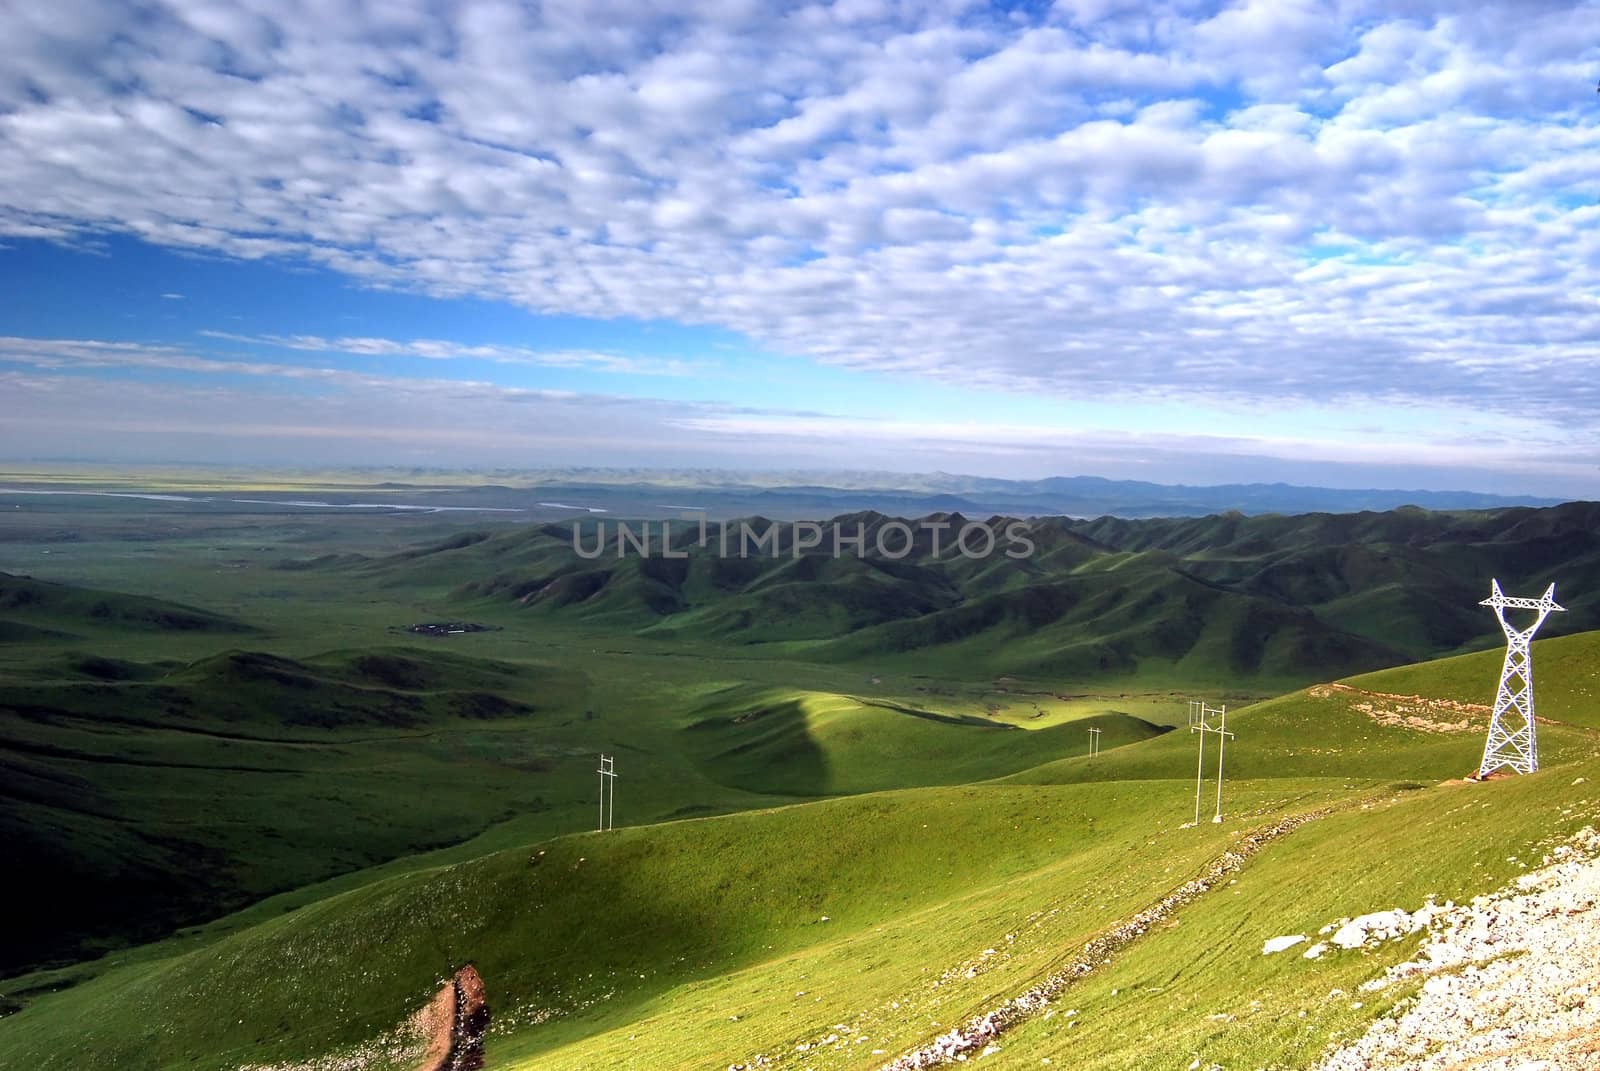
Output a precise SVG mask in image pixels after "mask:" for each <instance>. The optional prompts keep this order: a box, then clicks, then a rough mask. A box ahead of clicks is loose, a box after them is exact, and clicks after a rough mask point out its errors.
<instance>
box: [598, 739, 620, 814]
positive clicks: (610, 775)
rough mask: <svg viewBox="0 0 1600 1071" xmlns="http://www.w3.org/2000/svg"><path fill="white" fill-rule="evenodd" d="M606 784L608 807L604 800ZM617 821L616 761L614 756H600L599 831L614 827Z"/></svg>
mask: <svg viewBox="0 0 1600 1071" xmlns="http://www.w3.org/2000/svg"><path fill="white" fill-rule="evenodd" d="M607 782H610V796H611V798H610V801H609V806H608V803H607V799H606V794H607ZM616 820H617V760H616V757H615V756H610V757H608V756H606V755H604V754H602V755H601V756H600V831H601V832H605V831H606V830H608V829H612V828H614V827H615V825H616Z"/></svg>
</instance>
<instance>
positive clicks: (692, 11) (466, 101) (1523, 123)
mask: <svg viewBox="0 0 1600 1071" xmlns="http://www.w3.org/2000/svg"><path fill="white" fill-rule="evenodd" d="M0 41H4V42H5V43H6V45H5V48H6V62H5V63H4V64H0V175H3V176H4V181H3V182H0V457H5V458H10V459H13V460H20V459H29V458H34V459H44V458H59V459H68V458H72V459H83V460H106V461H115V462H128V463H135V462H139V463H144V462H172V461H195V462H225V463H229V464H265V465H293V466H343V465H393V466H404V467H416V466H425V467H473V466H490V467H496V468H505V467H523V468H538V467H549V466H573V465H588V466H599V467H608V466H630V467H631V466H660V467H686V466H696V467H723V468H743V469H752V468H754V469H768V470H771V469H785V468H807V469H816V468H830V467H831V468H858V469H873V470H895V471H906V472H925V471H933V470H942V471H951V472H962V473H972V474H981V475H991V476H1005V477H1013V478H1034V477H1040V476H1047V475H1079V474H1085V475H1102V476H1111V477H1119V478H1138V479H1148V480H1155V481H1159V482H1186V483H1227V482H1241V481H1277V480H1283V481H1287V482H1294V483H1315V484H1323V485H1328V486H1350V487H1369V486H1372V487H1404V488H1430V489H1468V490H1480V491H1495V492H1503V493H1530V494H1544V495H1557V496H1562V497H1590V498H1595V497H1600V94H1597V93H1596V83H1597V81H1600V0H1577V2H1566V3H1546V2H1541V0H1508V2H1495V0H1474V2H1470V3H1445V2H1421V0H1381V2H1380V0H1327V2H1323V3H1310V2H1301V0H1243V2H1235V3H1220V4H1219V3H1215V2H1199V0H1195V2H1190V0H1153V2H1152V0H1138V2H1134V0H1127V2H1125V0H1060V2H1057V3H1054V4H1049V3H1017V4H1001V5H988V4H973V3H962V2H955V0H948V2H946V0H932V2H923V3H904V4H902V3H894V2H880V0H843V2H839V3H832V4H826V3H823V4H781V3H777V2H773V0H749V2H747V0H696V2H691V3H684V4H677V3H672V2H662V3H644V2H641V0H628V2H621V3H612V2H609V0H559V2H550V3H543V4H533V3H516V2H510V0H484V2H473V3H460V4H450V3H437V2H430V3H423V4H409V3H405V2H399V0H397V2H386V3H381V4H367V3H361V2H356V0H313V2H304V3H298V2H295V0H248V2H239V3H220V2H184V3H170V4H169V3H159V4H158V3H142V2H129V0H112V2H106V3H100V2H96V0H71V2H69V3H65V4H48V5H46V4H26V3H21V4H5V5H0Z"/></svg>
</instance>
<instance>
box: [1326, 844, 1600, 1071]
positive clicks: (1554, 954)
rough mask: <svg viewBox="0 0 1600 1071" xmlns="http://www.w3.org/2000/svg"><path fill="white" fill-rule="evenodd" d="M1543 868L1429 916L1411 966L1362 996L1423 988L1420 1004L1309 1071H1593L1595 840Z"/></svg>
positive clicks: (1597, 985)
mask: <svg viewBox="0 0 1600 1071" xmlns="http://www.w3.org/2000/svg"><path fill="white" fill-rule="evenodd" d="M1545 863H1546V865H1544V866H1542V867H1541V868H1540V869H1538V870H1536V871H1533V872H1531V873H1529V874H1526V875H1524V876H1523V877H1522V878H1520V879H1519V880H1518V881H1517V882H1516V884H1515V885H1514V886H1513V887H1511V888H1509V889H1507V890H1505V891H1503V892H1501V893H1498V894H1495V895H1493V896H1480V897H1478V898H1476V899H1475V900H1473V901H1472V903H1470V904H1466V905H1461V906H1455V905H1448V906H1447V907H1446V908H1444V909H1441V910H1438V911H1437V912H1436V913H1434V914H1433V916H1432V918H1431V919H1430V921H1429V923H1428V929H1429V934H1430V936H1429V937H1428V939H1427V940H1426V941H1425V942H1424V943H1423V945H1422V947H1421V948H1420V949H1419V950H1418V953H1417V956H1416V957H1415V958H1414V959H1412V960H1410V961H1408V962H1406V963H1402V964H1400V965H1398V966H1396V967H1392V968H1390V969H1389V970H1388V971H1387V972H1386V973H1385V974H1384V975H1383V976H1382V977H1380V978H1377V979H1374V980H1373V981H1371V982H1368V983H1366V985H1365V986H1364V987H1363V988H1365V989H1368V990H1375V989H1380V988H1383V987H1385V986H1389V985H1395V984H1399V983H1402V982H1404V981H1407V980H1413V979H1415V978H1416V977H1418V976H1421V977H1423V978H1424V979H1425V981H1424V982H1423V983H1422V990H1421V992H1420V993H1419V994H1418V995H1417V997H1416V998H1415V999H1414V1000H1413V1001H1411V1002H1410V1003H1409V1005H1408V1006H1406V1007H1405V1010H1404V1012H1403V1013H1402V1014H1400V1015H1399V1016H1397V1017H1394V1018H1389V1019H1382V1020H1379V1021H1378V1022H1376V1023H1374V1024H1373V1025H1372V1026H1371V1027H1370V1028H1369V1029H1368V1030H1367V1032H1366V1033H1365V1034H1364V1035H1363V1036H1362V1037H1361V1038H1359V1039H1358V1040H1356V1041H1355V1042H1353V1043H1351V1044H1349V1045H1346V1046H1345V1047H1343V1048H1341V1049H1339V1050H1338V1051H1336V1052H1334V1053H1332V1054H1330V1055H1329V1056H1327V1057H1326V1058H1324V1059H1323V1061H1322V1062H1321V1063H1319V1064H1318V1065H1317V1069H1316V1071H1467V1069H1471V1071H1594V1069H1596V1068H1600V834H1597V833H1596V832H1595V831H1594V830H1593V829H1585V830H1584V831H1583V832H1582V833H1580V834H1579V835H1578V836H1577V837H1576V838H1574V840H1573V841H1572V842H1571V843H1569V844H1564V845H1561V846H1560V847H1558V848H1556V849H1555V851H1553V852H1552V853H1551V854H1550V855H1549V856H1548V857H1546V860H1545Z"/></svg>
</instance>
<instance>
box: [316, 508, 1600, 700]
mask: <svg viewBox="0 0 1600 1071" xmlns="http://www.w3.org/2000/svg"><path fill="white" fill-rule="evenodd" d="M1597 511H1600V506H1596V505H1595V504H1593V503H1572V504H1568V505H1564V506H1558V507H1551V508H1547V509H1507V510H1499V511H1481V512H1461V513H1429V512H1426V511H1422V510H1416V509H1402V510H1395V511H1392V512H1389V513H1361V514H1342V515H1335V514H1309V515H1304V516H1297V517H1279V516H1270V515H1269V516H1261V517H1245V516H1243V515H1239V514H1230V515H1222V516H1214V517H1205V518H1194V519H1183V520H1152V521H1125V520H1117V519H1114V518H1102V519H1100V520H1096V521H1072V520H1067V519H1063V518H1045V519H1035V520H1033V521H1031V522H1029V523H1028V525H1027V526H1026V532H1027V535H1028V538H1029V539H1030V541H1031V543H1032V545H1033V550H1032V552H1031V554H1029V555H1028V556H1026V557H1020V558H1011V557H1007V556H1006V555H1005V554H1004V553H1003V550H1002V551H997V552H996V553H995V554H994V555H992V556H990V557H987V558H979V559H972V558H968V557H964V556H962V555H961V554H960V553H958V552H957V551H956V550H955V549H954V533H956V532H959V531H960V530H961V529H962V528H963V526H965V525H967V524H968V523H969V519H968V518H965V517H963V516H961V515H960V514H935V515H933V516H931V517H929V518H925V519H924V520H923V521H921V522H917V525H924V524H926V525H943V526H946V527H944V528H942V529H940V531H939V533H938V538H939V539H940V544H939V545H938V546H937V547H936V546H935V538H936V533H935V532H934V531H933V530H932V529H930V528H927V527H918V526H917V525H914V527H916V539H915V541H914V543H913V544H912V545H911V547H910V548H909V550H908V551H907V553H905V555H904V556H903V557H901V556H899V552H898V551H893V553H892V554H890V553H885V552H883V551H882V550H880V548H879V536H880V534H883V533H889V534H886V535H884V540H885V543H884V546H885V547H888V548H898V547H899V546H900V545H901V539H902V536H901V535H899V534H895V533H893V532H891V530H890V529H889V527H888V526H890V525H891V524H894V523H898V522H895V521H894V520H893V519H892V518H888V517H885V516H883V515H881V514H876V513H859V514H849V515H845V516H842V517H838V518H835V519H834V520H833V521H830V522H828V523H827V525H826V526H825V529H824V536H823V539H822V544H821V546H819V547H803V546H802V547H800V549H799V550H798V551H797V549H796V546H797V540H798V539H799V533H800V532H801V529H799V528H798V527H797V526H795V525H792V524H779V523H774V522H770V521H767V520H765V519H763V518H753V519H749V520H747V521H743V522H738V523H734V524H732V525H730V527H729V528H728V529H727V532H728V536H727V538H728V540H729V543H728V545H729V548H730V552H729V553H730V555H731V556H729V555H724V554H722V553H721V551H720V547H719V535H718V532H719V529H717V528H716V527H715V526H713V527H712V528H711V529H710V530H709V537H708V541H707V542H708V545H707V546H705V547H702V546H700V545H699V543H700V540H699V530H698V528H697V527H696V526H692V525H689V524H679V525H678V526H677V528H676V529H675V535H674V537H673V544H672V551H673V554H674V556H673V557H670V558H669V557H666V556H665V551H664V549H663V545H662V542H661V526H660V522H657V523H656V524H655V525H654V526H652V527H651V528H650V536H651V539H652V540H653V542H652V543H651V544H650V549H649V552H648V553H641V551H640V549H639V547H638V546H637V545H636V544H635V543H631V542H626V541H623V540H622V539H621V538H620V534H619V530H618V526H617V523H616V522H594V521H590V522H585V523H584V525H583V526H582V528H581V529H580V532H579V535H578V544H579V545H581V546H583V547H584V548H585V553H586V554H595V553H598V556H597V557H581V556H580V555H578V554H577V553H575V551H574V542H573V530H572V528H571V527H570V526H568V525H558V524H551V525H541V526H536V527H532V528H528V529H522V530H517V531H513V532H503V533H500V534H493V533H490V532H475V533H468V534H464V535H461V536H458V537H456V538H453V539H449V540H445V541H442V542H440V543H438V544H435V545H432V546H429V547H425V548H422V549H420V550H415V551H407V552H405V553H404V554H400V555H395V556H390V557H387V558H382V559H378V560H374V561H369V562H364V563H358V564H348V563H347V564H344V565H343V566H340V565H338V564H330V566H329V568H330V569H333V570H335V571H337V572H341V573H343V574H344V575H348V576H353V577H354V576H359V577H362V578H365V580H367V581H368V582H372V583H377V584H379V585H382V586H384V587H387V588H404V587H421V588H425V589H429V590H434V591H437V592H438V593H439V594H440V595H441V596H443V597H444V598H446V599H447V600H448V601H450V602H452V603H454V604H457V605H462V606H465V607H512V608H515V610H516V612H517V613H518V615H519V616H526V617H528V618H532V619H535V620H539V619H559V620H561V621H564V622H579V623H585V624H588V625H590V626H593V627H602V628H606V629H610V630H626V631H632V632H636V633H639V634H643V635H655V636H661V637H664V638H679V639H692V640H696V641H702V642H706V641H709V642H720V643H735V644H763V645H771V646H773V647H778V648H781V649H782V650H784V651H786V652H790V653H793V652H795V651H806V652H807V653H808V654H809V656H810V657H815V658H819V659H824V660H829V661H839V660H853V661H865V660H884V659H893V660H896V661H897V662H899V663H903V664H905V665H907V666H912V665H918V664H934V663H945V664H948V663H949V662H951V661H952V660H954V661H955V662H957V663H959V664H961V665H963V666H966V667H968V668H969V671H970V672H978V673H989V674H999V673H1010V674H1020V675H1025V676H1032V677H1036V678H1041V679H1042V678H1056V679H1060V678H1066V679H1071V680H1085V679H1098V680H1105V681H1111V680H1119V679H1128V680H1131V679H1141V680H1146V681H1148V680H1150V679H1152V674H1154V675H1156V676H1158V677H1168V678H1171V677H1177V678H1181V679H1183V680H1191V681H1200V682H1221V681H1224V680H1231V681H1238V680H1241V679H1247V680H1253V681H1257V682H1259V683H1260V684H1261V685H1262V686H1263V687H1274V688H1283V687H1290V686H1293V685H1296V684H1301V683H1305V682H1307V681H1311V680H1315V679H1321V678H1326V677H1329V676H1342V675H1347V674H1351V673H1357V672H1361V671H1364V670H1369V669H1374V668H1378V667H1382V666H1389V665H1397V664H1403V663H1405V662H1407V661H1410V660H1412V659H1416V658H1426V657H1432V656H1438V655H1443V654H1451V653H1457V652H1459V651H1462V650H1470V649H1472V648H1476V647H1482V646H1488V645H1490V644H1492V643H1494V642H1495V641H1496V639H1497V636H1498V631H1497V628H1496V626H1495V624H1494V620H1493V618H1492V617H1491V616H1490V615H1489V614H1487V613H1485V612H1483V611H1482V610H1480V609H1479V608H1478V607H1477V606H1476V603H1477V602H1478V600H1480V599H1481V598H1483V595H1484V592H1485V591H1486V590H1487V580H1488V579H1489V578H1490V577H1491V576H1498V577H1499V578H1500V579H1501V580H1502V582H1503V583H1505V584H1506V585H1508V588H1509V589H1511V590H1520V589H1521V588H1529V589H1541V590H1542V588H1543V586H1544V585H1545V584H1546V583H1548V582H1549V581H1550V580H1551V579H1555V580H1557V581H1559V582H1560V583H1561V584H1562V586H1563V592H1567V591H1570V592H1571V595H1570V596H1566V595H1564V597H1566V598H1568V605H1569V606H1570V608H1571V611H1572V612H1571V613H1570V614H1568V615H1566V616H1565V617H1564V618H1562V619H1560V620H1558V621H1555V622H1552V623H1551V629H1552V634H1556V633H1560V632H1563V631H1582V630H1584V629H1588V628H1593V627H1596V626H1597V625H1600V596H1597V595H1591V594H1590V593H1591V592H1600V512H1597ZM974 523H981V524H982V525H983V526H984V527H986V528H987V529H988V530H989V531H990V532H991V533H992V534H993V535H994V538H995V541H996V545H997V546H998V547H1000V548H1013V547H1014V544H1012V543H1009V542H1007V540H1006V537H1005V532H1006V531H1007V529H1008V527H1009V526H1010V525H1012V524H1013V523H1015V522H1012V521H1011V520H1009V519H1007V518H1002V517H995V518H990V519H988V520H987V521H983V522H974ZM858 528H859V530H860V532H861V533H862V534H863V536H864V538H865V546H866V551H865V553H864V554H857V553H856V552H855V551H854V550H853V549H852V548H851V546H850V545H849V544H842V549H843V556H842V557H836V556H834V553H833V550H834V548H833V545H832V532H834V531H835V530H836V529H837V530H838V531H840V532H842V533H844V534H845V535H846V536H849V535H852V534H853V533H854V532H856V531H857V530H858ZM746 529H748V532H749V533H751V534H752V535H753V536H755V537H758V538H759V539H760V540H764V541H763V542H756V541H755V540H754V539H747V538H746V535H745V532H746ZM631 531H633V532H634V533H635V535H637V534H638V532H639V531H640V526H639V525H638V524H637V523H636V524H634V525H633V527H632V529H631ZM602 536H604V538H603V539H602ZM986 539H987V537H982V536H974V537H973V541H972V545H973V546H981V545H983V544H984V542H985V541H986ZM619 548H620V550H619ZM741 551H742V552H743V556H741ZM677 555H682V556H681V557H678V556H677Z"/></svg>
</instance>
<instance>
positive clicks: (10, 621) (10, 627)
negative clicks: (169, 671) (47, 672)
mask: <svg viewBox="0 0 1600 1071" xmlns="http://www.w3.org/2000/svg"><path fill="white" fill-rule="evenodd" d="M108 630H119V631H120V630H135V631H150V632H180V633H182V632H206V633H246V632H252V631H254V630H253V629H252V628H251V627H250V626H248V625H246V624H244V623H242V622H240V621H235V620H233V619H232V618H229V617H225V616H223V615H221V614H215V613H211V612H210V611H208V610H201V609H197V608H195V607H192V606H183V605H180V604H178V603H171V602H165V601H163V600H161V599H151V598H145V597H143V596H139V595H123V594H120V593H116V592H109V591H95V590H93V589H90V588H81V587H76V586H73V585H69V584H57V583H52V582H50V581H46V580H35V579H33V578H32V577H28V576H16V575H14V574H12V573H5V572H0V640H3V639H4V637H5V636H6V633H7V632H8V631H9V632H11V633H12V634H13V636H16V637H17V638H27V635H28V634H35V635H37V634H40V633H43V634H50V633H54V634H56V635H58V636H66V637H69V638H70V637H73V636H76V635H80V634H82V633H85V632H90V633H94V632H105V631H108ZM13 642H14V640H13Z"/></svg>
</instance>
